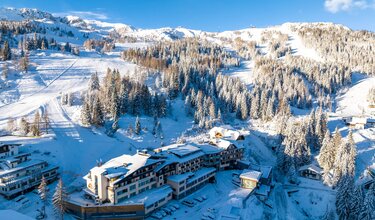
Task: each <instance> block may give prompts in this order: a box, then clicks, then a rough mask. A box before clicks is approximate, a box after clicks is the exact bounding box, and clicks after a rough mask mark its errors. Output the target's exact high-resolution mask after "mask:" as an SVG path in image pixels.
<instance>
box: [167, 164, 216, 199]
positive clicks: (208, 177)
mask: <svg viewBox="0 0 375 220" xmlns="http://www.w3.org/2000/svg"><path fill="white" fill-rule="evenodd" d="M215 175H216V169H215V168H213V167H207V168H202V169H200V170H198V171H196V172H188V173H184V174H179V175H173V176H169V177H168V181H167V183H168V185H170V186H171V187H172V189H173V196H174V198H175V199H180V198H183V197H185V196H187V195H189V194H191V193H192V192H195V191H196V190H197V189H199V188H201V187H202V186H204V185H205V184H206V183H209V182H211V183H212V182H214V181H215Z"/></svg>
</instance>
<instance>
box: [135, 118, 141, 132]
mask: <svg viewBox="0 0 375 220" xmlns="http://www.w3.org/2000/svg"><path fill="white" fill-rule="evenodd" d="M141 129H142V127H141V121H140V120H139V117H138V116H137V118H136V119H135V134H137V135H140V134H141Z"/></svg>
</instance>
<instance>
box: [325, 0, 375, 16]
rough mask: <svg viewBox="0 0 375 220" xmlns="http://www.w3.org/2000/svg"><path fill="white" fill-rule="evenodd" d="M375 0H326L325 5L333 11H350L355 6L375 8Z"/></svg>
mask: <svg viewBox="0 0 375 220" xmlns="http://www.w3.org/2000/svg"><path fill="white" fill-rule="evenodd" d="M374 2H375V1H374V0H373V1H372V2H370V1H369V0H325V2H324V7H325V8H326V10H328V11H329V12H331V13H337V12H339V11H349V10H350V9H353V8H358V9H367V8H375V3H374Z"/></svg>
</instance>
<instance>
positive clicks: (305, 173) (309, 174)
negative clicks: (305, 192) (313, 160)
mask: <svg viewBox="0 0 375 220" xmlns="http://www.w3.org/2000/svg"><path fill="white" fill-rule="evenodd" d="M298 173H299V175H300V176H302V177H305V178H309V179H313V180H321V179H322V176H323V170H322V168H320V167H318V166H316V165H314V164H308V165H305V166H302V167H300V168H299V169H298Z"/></svg>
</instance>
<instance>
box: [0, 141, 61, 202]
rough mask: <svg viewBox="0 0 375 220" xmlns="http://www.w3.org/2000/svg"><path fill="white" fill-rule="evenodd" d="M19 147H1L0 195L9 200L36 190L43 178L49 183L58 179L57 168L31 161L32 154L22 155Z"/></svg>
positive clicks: (45, 163) (38, 161) (40, 161)
mask: <svg viewBox="0 0 375 220" xmlns="http://www.w3.org/2000/svg"><path fill="white" fill-rule="evenodd" d="M19 147H20V145H10V144H7V145H1V146H0V149H1V150H0V151H1V156H0V194H1V195H3V196H4V197H5V198H8V199H10V198H14V197H16V196H18V195H20V194H22V193H24V192H27V191H29V190H32V189H34V188H35V187H36V186H38V185H39V184H40V181H41V179H42V176H44V177H45V178H46V180H47V181H48V182H52V181H54V180H55V179H57V177H58V172H57V170H58V167H57V166H53V165H49V164H48V163H47V162H46V161H43V160H34V159H31V158H30V156H31V154H29V153H20V152H19Z"/></svg>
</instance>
